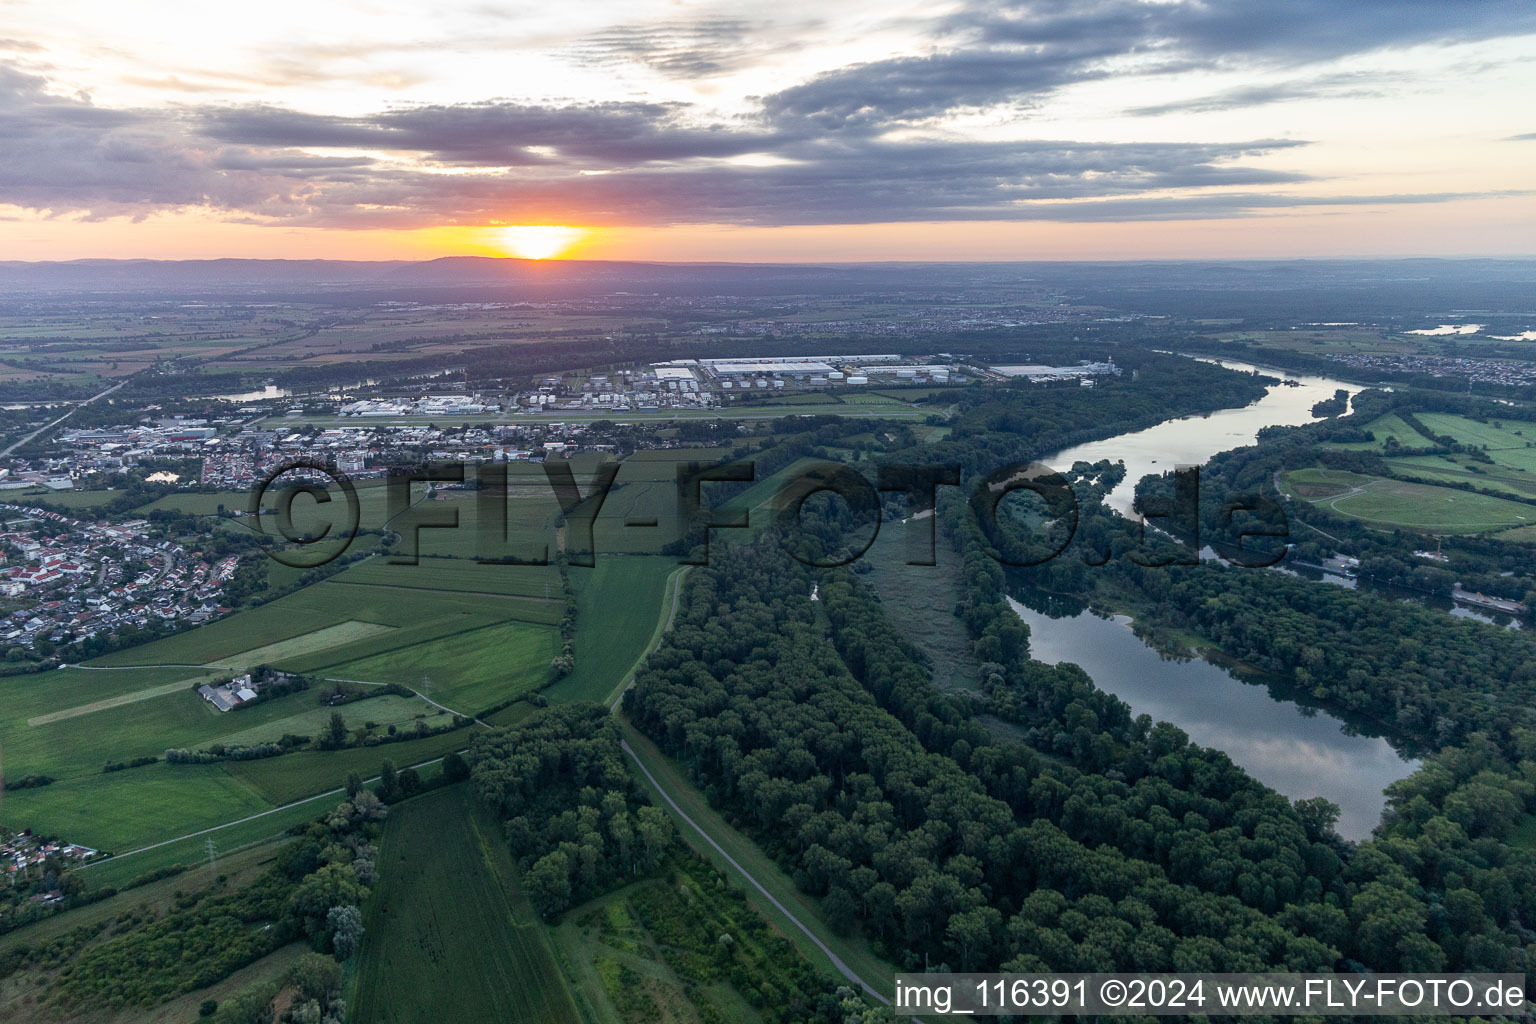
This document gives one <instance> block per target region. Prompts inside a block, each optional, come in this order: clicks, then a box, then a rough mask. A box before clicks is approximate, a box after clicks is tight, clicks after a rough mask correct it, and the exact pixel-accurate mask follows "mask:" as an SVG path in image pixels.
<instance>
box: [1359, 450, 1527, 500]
mask: <svg viewBox="0 0 1536 1024" xmlns="http://www.w3.org/2000/svg"><path fill="white" fill-rule="evenodd" d="M1522 453H1523V449H1522ZM1389 465H1391V467H1392V472H1393V473H1395V474H1397V475H1399V476H1411V477H1418V478H1422V479H1426V480H1429V481H1431V482H1438V483H1450V484H1470V485H1471V486H1473V487H1478V488H1483V489H1486V490H1490V491H1499V492H1501V493H1503V494H1508V495H1511V496H1513V497H1516V498H1526V499H1532V498H1536V473H1533V472H1529V471H1527V470H1524V469H1516V468H1513V467H1509V466H1504V465H1499V464H1498V462H1497V461H1496V462H1495V464H1494V465H1492V466H1490V465H1487V464H1485V463H1482V462H1479V461H1477V460H1475V459H1473V458H1472V457H1471V456H1468V455H1409V456H1404V457H1401V458H1395V459H1391V460H1390V461H1389Z"/></svg>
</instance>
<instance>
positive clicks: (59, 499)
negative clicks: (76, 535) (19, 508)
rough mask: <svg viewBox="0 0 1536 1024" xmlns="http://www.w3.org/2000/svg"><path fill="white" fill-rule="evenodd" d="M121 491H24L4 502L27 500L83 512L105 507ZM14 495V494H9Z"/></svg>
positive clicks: (22, 501) (23, 501)
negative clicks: (18, 496)
mask: <svg viewBox="0 0 1536 1024" xmlns="http://www.w3.org/2000/svg"><path fill="white" fill-rule="evenodd" d="M122 493H123V492H122V491H110V490H108V491H54V490H48V489H43V490H40V491H24V492H22V493H21V495H20V498H19V499H18V498H15V497H7V498H5V500H6V501H20V502H21V503H23V504H24V503H25V502H26V501H27V500H28V499H36V500H37V501H46V502H47V503H48V504H50V505H58V506H59V507H60V508H70V509H75V510H77V511H80V512H85V511H86V510H88V509H93V508H96V507H98V506H100V505H105V504H106V503H107V502H109V501H111V500H112V499H114V498H116V497H117V496H118V495H120V494H122ZM11 494H15V492H14V491H13V492H11Z"/></svg>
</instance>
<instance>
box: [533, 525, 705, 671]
mask: <svg viewBox="0 0 1536 1024" xmlns="http://www.w3.org/2000/svg"><path fill="white" fill-rule="evenodd" d="M596 561H597V564H596V566H594V567H593V568H591V569H572V570H571V581H572V583H573V584H574V586H575V587H576V668H575V670H574V671H573V672H572V673H571V674H570V675H568V676H566V677H565V678H564V679H561V680H560V681H559V682H557V683H555V684H554V685H553V686H551V687H550V688H549V691H548V696H549V698H550V700H555V701H577V700H590V701H603V700H608V699H611V697H612V692H613V690H614V688H615V687H616V686H618V685H619V684H620V683H622V682H624V681H625V680H626V679H628V678H629V675H630V673H631V672H632V671H633V670H634V668H635V667H636V665H637V663H638V662H639V660H640V659H641V657H643V656H644V654H645V653H646V652H647V651H648V650H649V649H650V647H651V645H652V644H653V643H654V641H655V637H656V630H657V628H658V625H659V624H660V623H661V622H663V621H665V619H666V615H667V611H668V610H669V607H670V602H671V598H670V596H669V590H668V582H667V581H668V579H669V578H670V577H671V575H672V574H673V573H674V572H676V571H677V570H678V569H679V568H680V567H679V566H678V565H677V562H676V559H672V558H665V557H662V556H633V555H629V556H618V555H598V557H597V559H596ZM664 603H665V604H666V605H668V607H663V604H664Z"/></svg>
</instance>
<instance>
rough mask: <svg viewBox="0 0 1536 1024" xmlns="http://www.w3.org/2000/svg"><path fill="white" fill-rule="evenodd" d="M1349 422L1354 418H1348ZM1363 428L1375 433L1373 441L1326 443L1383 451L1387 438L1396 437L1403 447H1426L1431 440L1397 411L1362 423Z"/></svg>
mask: <svg viewBox="0 0 1536 1024" xmlns="http://www.w3.org/2000/svg"><path fill="white" fill-rule="evenodd" d="M1350 422H1351V423H1353V422H1354V420H1350ZM1364 429H1365V430H1367V431H1369V432H1370V433H1371V434H1373V435H1375V438H1376V440H1374V441H1350V442H1348V443H1341V442H1335V443H1331V444H1329V445H1328V447H1330V448H1342V449H1345V450H1349V451H1376V452H1379V451H1383V450H1385V448H1386V444H1387V438H1389V437H1395V438H1397V443H1398V444H1399V445H1401V446H1402V447H1404V448H1427V447H1429V446H1430V445H1431V444H1432V443H1433V442H1431V441H1430V439H1429V438H1427V437H1425V436H1424V435H1423V434H1421V433H1419V432H1418V431H1417V430H1414V429H1413V428H1412V427H1411V426H1409V425H1408V423H1407V422H1406V421H1405V420H1404V419H1403V418H1402V417H1401V416H1399V415H1397V413H1395V412H1389V413H1387V414H1386V415H1385V416H1378V417H1377V418H1376V419H1374V420H1372V421H1371V422H1369V423H1367V424H1365V425H1364Z"/></svg>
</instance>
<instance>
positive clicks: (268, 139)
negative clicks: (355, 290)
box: [0, 72, 1301, 226]
mask: <svg viewBox="0 0 1536 1024" xmlns="http://www.w3.org/2000/svg"><path fill="white" fill-rule="evenodd" d="M684 113H685V112H684V111H682V110H680V109H679V108H676V107H674V106H670V105H665V104H598V105H588V106H572V107H533V106H529V105H525V104H511V103H481V104H470V105H465V106H443V107H430V106H422V107H410V108H402V109H397V110H388V111H384V112H381V113H379V114H375V115H372V116H369V117H360V118H336V117H327V116H317V115H312V114H301V113H296V112H293V111H288V110H284V109H281V108H276V107H241V108H236V107H203V108H194V109H187V110H180V111H172V112H167V111H134V110H127V111H124V110H109V109H104V108H100V107H96V106H93V105H92V104H91V103H89V102H88V101H87V100H85V99H83V98H79V97H57V96H53V95H51V94H49V93H48V92H47V91H46V83H45V82H44V81H43V80H42V79H40V78H37V77H35V76H28V75H23V74H20V73H17V72H6V73H5V74H4V75H0V201H4V202H8V203H15V204H18V205H22V206H26V207H31V208H34V209H46V210H53V211H65V210H70V211H83V212H86V213H88V214H90V215H93V216H106V215H114V214H121V213H140V214H141V213H145V212H148V211H151V210H154V209H163V208H168V207H178V206H194V205H205V206H212V207H214V208H217V209H221V210H225V211H229V212H231V213H232V214H237V215H241V216H249V217H252V218H257V219H262V218H278V219H281V220H284V221H289V222H295V223H305V224H317V225H360V224H370V225H377V226H383V225H390V226H421V225H426V224H442V223H479V224H483V223H486V222H487V221H490V220H513V221H515V220H519V219H523V218H524V217H528V216H537V217H538V218H539V219H555V220H569V221H573V222H578V223H616V224H636V223H652V224H674V223H689V222H692V223H702V222H719V223H735V224H763V225H774V224H821V223H854V222H871V221H912V220H955V219H973V218H982V219H985V218H997V217H1002V218H1012V217H1056V218H1061V219H1071V217H1072V214H1071V212H1070V210H1068V209H1067V208H1066V207H1065V206H1063V205H1061V204H1062V203H1063V201H1069V200H1084V199H1129V198H1133V197H1137V196H1145V195H1150V194H1157V193H1161V192H1166V191H1169V190H1178V189H1210V188H1237V189H1253V188H1258V187H1261V186H1274V185H1282V184H1287V183H1290V182H1294V181H1298V180H1301V179H1300V176H1298V175H1295V174H1290V173H1287V172H1283V171H1276V170H1272V169H1266V168H1257V167H1251V166H1246V165H1245V164H1244V160H1245V159H1246V158H1250V157H1254V156H1258V155H1260V154H1264V153H1268V152H1273V151H1275V150H1278V149H1282V148H1285V147H1289V146H1294V145H1296V143H1293V142H1277V141H1258V142H1250V143H1241V144H1205V143H1158V144H1150V143H1149V144H1135V143H1119V144H1107V143H1096V144H1084V143H1076V142H1069V141H1068V142H1001V143H999V142H978V141H956V140H916V139H914V140H907V141H903V142H892V141H888V140H882V139H878V138H874V137H870V136H864V135H858V134H854V135H847V134H833V135H821V134H815V133H801V134H791V133H785V132H782V131H777V130H773V129H771V128H764V127H762V126H761V125H760V124H755V123H753V124H737V125H722V126H698V125H692V124H689V123H687V122H685V121H684V120H683V119H682V118H683V114H684ZM314 147H331V148H348V149H357V150H364V151H369V152H381V153H384V154H387V155H388V156H390V157H391V158H394V157H409V156H412V155H415V154H422V153H424V154H426V155H428V156H429V157H430V158H431V159H433V160H435V161H440V162H441V163H443V164H448V165H452V166H454V167H455V168H457V169H458V172H457V173H453V174H443V173H432V172H430V171H428V170H424V169H421V168H418V167H414V166H412V165H411V164H410V162H409V161H408V160H405V159H387V160H383V159H375V158H373V157H370V156H356V155H349V156H334V155H330V156H328V155H313V154H311V153H307V152H304V150H306V149H310V148H314ZM744 154H765V155H769V156H772V157H773V158H774V160H772V161H767V162H766V163H767V166H763V165H762V164H763V163H764V161H754V162H749V163H741V162H731V161H729V160H722V159H721V158H723V157H733V156H739V155H744ZM593 172H597V173H593ZM1090 215H1091V216H1097V215H1098V214H1097V212H1096V211H1095V212H1093V213H1091V214H1090Z"/></svg>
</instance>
